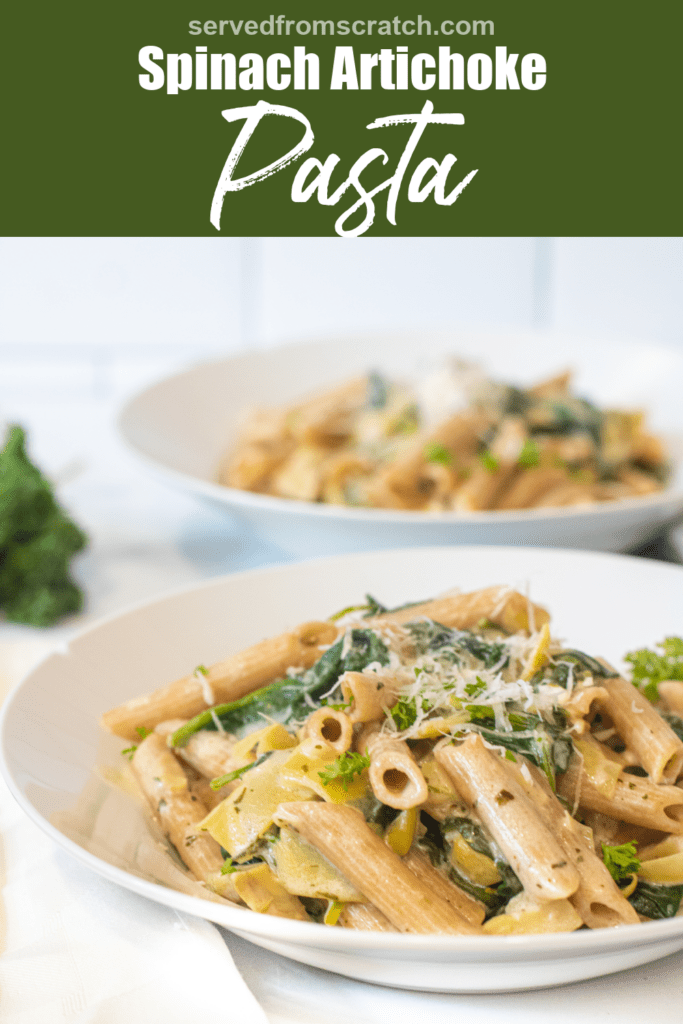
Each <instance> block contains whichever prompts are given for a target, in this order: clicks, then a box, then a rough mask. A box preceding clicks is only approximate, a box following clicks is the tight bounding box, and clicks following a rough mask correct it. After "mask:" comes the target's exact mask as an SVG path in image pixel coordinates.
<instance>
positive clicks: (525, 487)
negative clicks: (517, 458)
mask: <svg viewBox="0 0 683 1024" xmlns="http://www.w3.org/2000/svg"><path fill="white" fill-rule="evenodd" d="M566 479H567V471H566V470H563V469H558V468H556V467H554V466H548V467H540V466H539V467H537V468H535V469H527V470H526V472H524V473H520V474H519V475H518V476H516V477H514V478H513V479H512V480H511V481H510V482H509V483H508V484H507V486H505V487H503V489H502V490H501V491H500V492H499V493H498V496H497V498H496V508H498V509H501V510H503V509H514V508H533V507H534V505H536V504H538V502H539V500H540V499H541V498H542V497H543V496H544V495H545V494H547V493H549V492H550V490H551V489H553V488H554V487H557V486H559V485H560V484H562V483H564V481H566Z"/></svg>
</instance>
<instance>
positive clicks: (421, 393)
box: [218, 360, 668, 514]
mask: <svg viewBox="0 0 683 1024" xmlns="http://www.w3.org/2000/svg"><path fill="white" fill-rule="evenodd" d="M562 380H564V375H561V376H558V377H557V378H556V379H555V380H552V381H545V382H543V384H542V386H541V387H540V388H539V387H533V386H532V387H528V388H525V389H520V388H518V387H515V386H512V385H508V384H503V383H501V382H498V381H493V380H489V379H487V378H486V377H485V375H484V374H483V373H482V371H481V370H480V368H479V367H477V366H474V365H470V364H467V363H463V362H462V361H458V360H446V361H444V364H443V365H442V366H441V367H440V368H438V369H435V370H433V371H432V372H430V373H429V374H427V375H426V376H425V378H424V379H419V380H417V381H415V382H414V384H412V385H409V384H406V383H403V382H398V381H392V380H389V379H388V378H386V377H383V376H380V375H379V374H377V373H376V372H374V373H370V374H368V376H367V377H359V378H354V379H352V380H350V381H347V382H342V383H341V384H338V385H336V386H335V387H332V388H330V389H329V390H328V391H326V392H322V393H320V394H318V395H314V396H313V397H310V398H307V399H304V400H302V401H301V402H298V403H295V404H293V405H291V406H289V407H283V408H280V409H266V410H256V411H255V412H253V413H252V414H251V416H250V417H249V418H248V419H247V421H246V422H245V423H244V425H243V427H242V430H241V432H240V436H239V437H238V439H237V440H236V443H235V445H234V447H233V450H232V452H231V453H230V454H229V455H228V456H227V457H225V458H224V459H223V460H222V461H221V465H220V467H219V470H218V479H219V481H220V482H221V483H223V484H226V485H227V486H228V487H238V488H241V489H244V490H251V491H255V492H257V493H261V494H271V495H274V496H277V497H280V498H290V499H294V500H300V501H314V502H321V501H322V502H328V503H331V504H334V505H346V506H361V507H366V508H389V509H396V510H402V511H408V512H425V511H429V512H435V513H444V512H451V511H456V512H462V513H466V514H467V513H476V512H481V511H487V510H493V509H522V508H544V507H551V506H571V505H577V504H581V503H583V502H591V503H593V502H596V501H610V500H618V499H619V498H623V497H628V496H631V495H635V496H640V495H647V494H650V493H652V492H654V491H658V490H661V488H662V486H663V484H664V481H665V478H666V475H667V470H668V466H667V455H666V452H665V450H664V446H663V444H662V442H661V441H660V440H659V439H658V438H655V437H653V436H652V435H651V434H649V433H648V432H647V431H646V429H645V426H644V422H643V415H642V414H641V413H639V412H635V413H634V412H628V411H618V410H601V409H598V408H597V407H596V406H594V405H592V404H591V403H589V402H587V401H586V400H585V399H583V398H580V397H578V396H577V395H575V394H574V393H573V392H572V389H571V387H570V386H569V385H565V384H562V383H561V381H562Z"/></svg>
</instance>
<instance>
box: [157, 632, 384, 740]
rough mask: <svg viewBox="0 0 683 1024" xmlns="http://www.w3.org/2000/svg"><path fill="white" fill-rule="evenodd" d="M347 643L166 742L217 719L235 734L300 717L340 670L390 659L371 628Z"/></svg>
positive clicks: (213, 710)
mask: <svg viewBox="0 0 683 1024" xmlns="http://www.w3.org/2000/svg"><path fill="white" fill-rule="evenodd" d="M346 646H347V648H348V650H347V652H346V654H345V655H344V656H342V650H343V648H344V637H342V638H341V639H339V640H337V642H336V643H335V644H333V645H332V647H330V648H328V650H326V651H325V653H324V654H323V656H322V658H320V659H319V660H318V661H317V662H316V663H315V665H313V666H312V667H311V668H309V669H307V670H306V672H304V673H303V674H302V676H301V678H297V677H295V676H294V677H291V678H286V679H280V680H278V681H277V682H275V683H271V684H270V685H269V686H264V687H262V688H261V689H260V690H255V691H254V692H253V693H248V694H247V695H246V696H245V697H241V698H240V699H239V700H235V701H231V702H230V703H229V704H218V705H216V707H214V708H209V709H207V710H206V711H202V712H200V713H199V714H198V715H196V716H195V717H194V718H192V719H190V721H189V722H186V723H185V725H183V726H181V727H180V729H177V730H176V732H174V733H173V735H172V737H171V745H172V746H174V747H182V746H184V745H185V743H187V741H188V740H189V738H190V736H192V735H193V734H194V733H195V732H198V731H199V730H200V729H216V728H217V726H216V719H218V721H219V722H220V723H221V725H222V726H223V728H224V729H225V730H226V732H229V733H232V734H233V735H235V736H238V737H241V736H246V735H247V733H249V732H252V731H253V730H254V729H255V728H256V727H257V726H259V725H263V722H264V720H271V721H274V722H280V723H281V724H282V725H287V724H288V723H290V722H297V721H301V720H302V719H304V718H306V717H307V716H308V715H309V714H310V713H311V710H312V707H311V705H312V704H313V705H316V704H317V703H319V701H320V699H321V698H322V697H323V695H324V694H326V693H328V692H329V691H330V689H331V688H332V687H333V686H334V684H335V682H336V681H337V680H338V679H339V677H340V676H341V675H342V674H343V673H344V672H349V671H352V672H360V671H362V669H364V668H365V667H366V666H367V665H370V664H371V663H372V662H375V661H376V662H379V663H380V664H381V665H386V664H387V663H388V661H389V651H388V650H387V647H386V644H385V643H384V641H383V640H382V639H381V637H379V636H377V634H376V633H373V632H372V630H370V629H353V630H351V637H350V644H349V642H348V641H347V645H346Z"/></svg>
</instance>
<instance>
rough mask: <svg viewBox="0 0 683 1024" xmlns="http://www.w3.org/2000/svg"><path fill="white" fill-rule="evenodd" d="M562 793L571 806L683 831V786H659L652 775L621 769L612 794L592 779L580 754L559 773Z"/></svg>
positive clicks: (654, 827)
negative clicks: (579, 757)
mask: <svg viewBox="0 0 683 1024" xmlns="http://www.w3.org/2000/svg"><path fill="white" fill-rule="evenodd" d="M557 788H558V793H559V794H560V796H562V797H564V799H565V800H567V801H568V803H569V805H570V807H573V806H574V805H577V806H578V807H579V808H581V809H584V808H585V809H586V810H589V811H599V812H600V813H601V814H606V815H608V816H609V817H610V818H616V819H617V820H618V821H628V822H630V823H631V824H633V825H642V826H643V827H644V828H649V829H658V830H660V831H662V832H672V833H674V834H675V835H683V789H679V788H678V787H677V786H666V785H660V786H657V785H655V784H654V783H653V782H651V781H650V780H649V779H642V778H639V777H638V776H637V775H631V774H628V773H626V772H621V773H620V774H619V776H618V777H617V780H616V784H615V786H614V790H613V792H612V794H611V795H606V794H605V793H604V792H601V791H600V790H599V789H598V788H597V787H596V786H595V785H594V783H593V782H592V781H591V779H590V778H589V776H588V775H587V773H586V771H585V769H584V768H583V766H582V765H581V763H580V760H579V759H578V758H572V762H571V764H570V766H569V768H568V770H567V771H566V772H564V774H562V775H560V776H559V777H558V787H557Z"/></svg>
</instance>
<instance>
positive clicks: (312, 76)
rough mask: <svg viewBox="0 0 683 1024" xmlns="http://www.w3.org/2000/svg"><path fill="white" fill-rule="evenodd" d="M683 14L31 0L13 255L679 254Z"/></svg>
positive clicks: (434, 0)
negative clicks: (565, 240) (62, 248)
mask: <svg viewBox="0 0 683 1024" xmlns="http://www.w3.org/2000/svg"><path fill="white" fill-rule="evenodd" d="M682 11H683V5H681V4H672V3H670V2H669V0H667V2H666V3H665V2H661V0H654V2H650V3H649V4H642V3H638V4H636V3H634V2H623V3H619V4H617V3H612V2H609V0H575V2H574V3H573V4H571V5H570V4H564V3H559V2H558V0H517V2H514V0H471V2H470V3H469V4H465V5H463V4H460V3H454V2H443V0H426V2H425V0H420V3H415V2H412V0H396V2H392V3H387V2H386V0H364V2H363V3H358V2H355V0H349V2H345V3H341V2H336V0H335V2H332V3H327V4H325V5H323V4H320V3H313V2H310V0H288V2H287V3H286V4H285V5H283V6H282V7H278V6H274V5H273V4H272V3H270V2H269V0H265V2H261V0H257V2H254V0H248V2H243V3H241V4H240V2H239V0H237V2H235V3H232V4H226V3H225V0H196V2H178V0H176V2H173V0H168V2H166V3H159V2H145V0H136V2H132V0H118V2H117V3H116V4H101V3H95V4H93V3H92V2H89V3H85V2H84V0H72V2H68V0H67V2H65V3H64V4H60V5H57V4H52V3H50V4H48V3H42V4H39V5H37V6H34V5H29V4H26V3H20V2H19V0H11V9H10V10H8V11H7V12H6V13H5V15H4V18H3V23H4V27H3V31H4V40H5V46H4V56H3V61H2V68H1V74H2V79H3V92H2V95H3V106H4V109H5V116H4V133H3V135H4V142H5V145H4V147H3V148H4V157H3V167H2V172H1V173H2V178H3V204H2V214H1V215H0V216H1V218H2V231H3V234H6V235H209V236H211V235H219V234H224V235H334V234H337V235H342V236H361V235H362V236H373V235H388V236H391V235H678V234H681V233H683V232H682V230H681V226H682V225H681V221H682V220H683V204H682V203H681V201H680V176H681V170H680V163H679V160H678V153H679V149H680V142H679V138H680V91H681V90H680V79H679V75H680V72H679V70H678V65H679V57H678V52H677V49H678V39H679V35H680V30H681V27H682V24H681V23H682V21H683V17H682V13H681V12H682Z"/></svg>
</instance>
